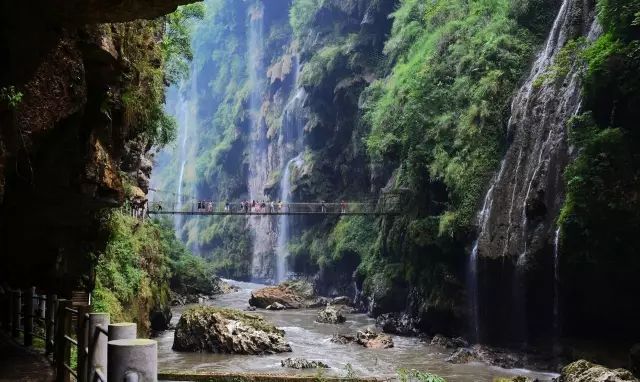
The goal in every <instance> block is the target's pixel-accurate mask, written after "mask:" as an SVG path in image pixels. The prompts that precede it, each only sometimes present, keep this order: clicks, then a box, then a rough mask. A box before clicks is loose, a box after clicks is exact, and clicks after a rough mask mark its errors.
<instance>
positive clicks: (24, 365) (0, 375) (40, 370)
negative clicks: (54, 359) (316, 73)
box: [0, 331, 55, 382]
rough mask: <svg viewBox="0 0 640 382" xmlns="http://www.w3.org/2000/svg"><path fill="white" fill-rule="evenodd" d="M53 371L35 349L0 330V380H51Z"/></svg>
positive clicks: (1, 381)
mask: <svg viewBox="0 0 640 382" xmlns="http://www.w3.org/2000/svg"><path fill="white" fill-rule="evenodd" d="M54 376H55V373H54V371H53V367H52V366H51V363H49V360H48V359H47V358H45V357H44V355H43V354H42V353H41V352H39V351H38V350H36V349H29V348H25V347H24V346H21V345H19V344H17V343H16V342H15V341H13V340H12V339H11V338H10V337H9V336H8V335H7V333H5V332H3V331H0V382H9V381H11V382H15V381H20V382H51V381H53V380H54Z"/></svg>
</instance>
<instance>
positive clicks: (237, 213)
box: [149, 210, 399, 216]
mask: <svg viewBox="0 0 640 382" xmlns="http://www.w3.org/2000/svg"><path fill="white" fill-rule="evenodd" d="M398 214H399V213H398V212H385V211H382V212H375V211H372V212H365V211H363V212H295V211H291V212H240V211H235V212H234V211H228V212H225V211H164V210H163V211H153V210H149V215H194V216H283V215H285V216H286V215H288V216H291V215H334V216H343V215H344V216H361V215H398Z"/></svg>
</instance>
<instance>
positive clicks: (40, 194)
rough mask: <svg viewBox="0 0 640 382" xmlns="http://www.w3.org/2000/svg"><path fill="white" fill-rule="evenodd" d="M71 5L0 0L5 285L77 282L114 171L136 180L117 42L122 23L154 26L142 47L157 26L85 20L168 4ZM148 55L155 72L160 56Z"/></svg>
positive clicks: (85, 269)
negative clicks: (9, 96)
mask: <svg viewBox="0 0 640 382" xmlns="http://www.w3.org/2000/svg"><path fill="white" fill-rule="evenodd" d="M79 3H80V2H62V1H61V2H48V3H47V4H46V5H45V6H44V8H42V9H40V11H41V12H33V11H32V10H30V9H28V8H27V7H26V6H22V5H20V4H18V3H15V2H12V3H11V4H9V3H8V2H5V3H3V9H2V20H1V21H2V29H1V30H0V51H2V52H3V53H5V54H3V55H2V57H3V60H2V62H0V68H1V70H0V72H1V74H0V88H2V89H12V92H13V93H18V92H19V93H20V94H21V97H20V99H19V102H16V103H14V104H11V103H9V102H3V103H2V105H0V121H1V122H0V125H1V131H0V200H1V201H2V204H1V205H0V248H1V252H2V262H3V267H2V274H1V275H0V277H1V278H2V279H3V280H7V281H9V282H10V283H13V284H14V285H28V284H33V285H39V286H52V287H53V286H55V288H56V289H60V290H61V291H63V290H68V289H70V288H73V287H80V286H84V287H89V286H90V284H91V279H92V277H91V267H90V264H91V262H92V261H94V259H92V258H91V257H92V255H91V253H92V252H95V250H96V249H98V248H100V247H101V246H102V245H104V238H101V237H100V234H99V232H98V228H97V227H98V225H99V219H98V212H99V211H101V210H102V209H104V208H113V207H118V206H120V205H122V203H123V202H124V199H125V189H124V186H123V175H124V174H128V175H129V177H130V178H132V179H133V181H134V185H133V186H134V187H139V188H140V189H141V190H142V191H143V192H146V188H147V187H148V178H149V176H150V171H151V166H150V162H149V160H148V158H145V154H146V152H147V151H148V150H149V148H150V143H149V142H148V141H146V140H145V139H144V138H143V136H142V135H141V134H140V131H139V129H138V130H136V129H134V127H135V126H134V125H133V124H132V122H131V120H130V117H129V116H130V114H131V112H130V110H128V108H127V105H126V103H125V102H123V100H124V98H123V95H124V94H123V93H124V92H125V90H126V89H127V88H128V87H131V86H132V84H136V83H137V85H140V82H141V81H142V80H141V79H140V77H139V71H138V70H137V69H136V68H134V67H133V65H132V64H131V60H130V54H132V53H133V52H131V51H127V48H131V47H125V42H126V41H125V40H126V35H127V34H126V33H127V30H129V29H133V30H135V29H138V30H139V31H142V30H156V31H157V34H156V35H155V37H154V35H153V33H155V32H153V33H151V37H150V38H149V39H148V42H147V43H150V44H157V43H158V42H159V40H158V38H159V36H161V32H162V28H163V26H162V23H157V24H153V22H145V21H138V22H132V23H129V24H127V25H125V24H121V25H120V26H118V25H115V24H114V25H112V24H101V25H97V24H95V23H96V22H103V21H110V22H113V21H127V20H131V19H134V18H139V17H147V18H150V17H157V16H159V15H162V14H164V13H166V12H168V11H171V10H173V9H175V7H176V6H177V5H178V4H179V3H180V2H179V1H175V2H172V1H170V2H142V1H139V2H135V1H129V2H126V4H125V3H123V2H117V3H118V4H114V2H81V3H82V4H79ZM98 3H99V4H98ZM160 3H162V4H160ZM148 5H151V6H149V7H147V6H148ZM74 6H77V8H75V9H74V8H73V7H74ZM69 7H71V8H69ZM78 25H84V26H81V27H80V26H78ZM145 28H146V29H145ZM140 33H141V34H142V32H140ZM136 48H139V47H136ZM144 49H145V50H148V51H149V52H153V45H148V46H146V47H144ZM148 56H149V57H148V58H149V59H151V61H153V60H155V61H153V62H149V65H151V66H154V65H155V66H156V67H158V68H159V66H160V65H161V57H159V56H156V58H155V59H153V57H152V56H154V55H153V54H149V55H148ZM135 183H137V184H135Z"/></svg>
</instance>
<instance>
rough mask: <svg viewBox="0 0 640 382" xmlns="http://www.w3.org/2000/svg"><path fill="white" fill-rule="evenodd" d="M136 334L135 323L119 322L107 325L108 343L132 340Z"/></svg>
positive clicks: (136, 327)
mask: <svg viewBox="0 0 640 382" xmlns="http://www.w3.org/2000/svg"><path fill="white" fill-rule="evenodd" d="M137 333H138V326H137V325H136V323H135V322H120V323H117V324H110V325H109V341H116V340H133V339H135V338H136V335H137Z"/></svg>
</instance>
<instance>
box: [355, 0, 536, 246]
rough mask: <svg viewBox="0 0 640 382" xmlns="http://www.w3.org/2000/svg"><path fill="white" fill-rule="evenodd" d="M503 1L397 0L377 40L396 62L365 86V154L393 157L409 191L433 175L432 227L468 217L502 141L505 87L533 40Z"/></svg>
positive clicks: (453, 228) (445, 228)
mask: <svg viewBox="0 0 640 382" xmlns="http://www.w3.org/2000/svg"><path fill="white" fill-rule="evenodd" d="M510 4H511V3H510V2H508V1H473V2H470V3H468V4H467V3H465V2H451V1H437V2H435V4H434V5H433V6H431V7H428V8H427V9H424V8H425V7H424V5H423V4H422V2H420V1H415V0H407V1H403V2H402V3H401V6H400V8H399V9H398V11H396V13H395V14H394V17H395V22H394V27H393V31H392V36H391V38H390V40H389V42H388V43H387V45H386V48H385V50H386V52H387V54H389V55H390V56H391V57H393V58H396V59H397V63H396V64H395V65H394V67H393V70H392V74H391V75H390V76H389V77H388V78H386V79H384V80H380V81H377V82H376V83H374V84H373V85H372V88H371V89H370V90H369V93H370V94H371V98H372V99H371V100H370V101H369V102H367V104H366V105H367V120H368V121H369V122H370V123H371V129H372V130H371V134H370V136H369V137H368V139H367V146H368V148H369V152H370V154H371V156H372V159H373V160H374V161H383V160H393V161H397V162H398V164H399V165H400V169H401V170H400V174H399V179H398V186H404V187H409V188H410V189H412V190H414V191H415V193H416V194H417V195H424V194H426V193H428V188H429V185H430V184H433V183H438V182H442V183H443V185H444V187H446V189H447V194H448V195H447V199H448V201H447V206H446V209H445V210H444V211H442V212H441V213H439V217H440V224H439V228H438V235H447V236H450V237H453V236H455V235H456V234H458V233H459V232H461V231H464V230H466V229H469V227H470V226H471V224H472V223H473V219H474V216H475V211H476V209H477V205H478V200H479V199H480V197H481V195H482V194H483V192H484V190H485V184H486V182H487V179H488V177H489V176H490V174H491V173H492V171H493V170H494V169H495V167H496V165H497V163H498V159H499V157H500V152H501V151H502V150H501V140H502V131H503V128H504V126H505V125H506V119H507V118H508V106H509V100H510V95H511V90H512V89H513V88H515V85H516V84H517V81H518V80H519V78H520V76H521V73H523V72H524V70H525V68H526V67H527V66H528V64H529V59H530V57H531V55H532V52H533V49H534V45H533V43H534V42H535V39H534V38H533V36H532V35H531V34H530V33H527V30H526V29H523V28H521V27H520V26H519V25H518V24H517V23H516V22H515V21H514V20H513V19H512V18H511V17H510V15H511V12H512V9H511V5H510ZM425 188H426V189H425Z"/></svg>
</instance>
